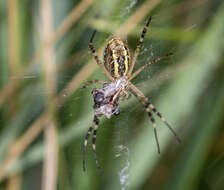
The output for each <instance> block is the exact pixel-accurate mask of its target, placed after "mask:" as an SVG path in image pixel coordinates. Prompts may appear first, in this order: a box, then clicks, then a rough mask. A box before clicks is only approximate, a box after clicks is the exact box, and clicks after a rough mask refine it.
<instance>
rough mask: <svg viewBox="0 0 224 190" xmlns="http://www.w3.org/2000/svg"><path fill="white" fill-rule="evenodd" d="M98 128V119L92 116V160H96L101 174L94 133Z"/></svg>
mask: <svg viewBox="0 0 224 190" xmlns="http://www.w3.org/2000/svg"><path fill="white" fill-rule="evenodd" d="M98 126H99V118H98V117H97V116H94V130H93V137H92V148H93V155H94V158H95V160H96V166H97V168H98V170H99V171H100V173H101V168H100V165H99V161H98V158H97V154H96V133H97V129H98Z"/></svg>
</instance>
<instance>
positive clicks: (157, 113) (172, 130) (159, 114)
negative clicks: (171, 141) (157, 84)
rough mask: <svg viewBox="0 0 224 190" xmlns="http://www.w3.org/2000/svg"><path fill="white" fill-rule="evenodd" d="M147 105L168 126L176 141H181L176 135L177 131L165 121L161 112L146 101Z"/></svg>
mask: <svg viewBox="0 0 224 190" xmlns="http://www.w3.org/2000/svg"><path fill="white" fill-rule="evenodd" d="M148 107H149V108H150V109H151V110H152V111H153V112H154V113H155V114H156V115H157V116H158V117H159V118H160V119H161V121H162V122H163V123H164V124H165V125H166V126H167V127H168V128H169V130H170V131H171V132H172V133H173V135H174V136H175V137H176V140H177V142H178V143H181V140H180V138H179V137H178V135H177V133H176V132H175V131H174V129H173V128H172V127H171V125H170V124H169V123H168V122H167V121H166V119H165V118H164V117H163V116H162V115H161V113H160V112H159V111H158V110H157V109H156V108H155V106H154V105H153V104H152V103H150V102H149V101H148Z"/></svg>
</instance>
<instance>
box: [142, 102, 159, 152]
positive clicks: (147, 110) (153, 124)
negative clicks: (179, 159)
mask: <svg viewBox="0 0 224 190" xmlns="http://www.w3.org/2000/svg"><path fill="white" fill-rule="evenodd" d="M142 103H143V102H142ZM146 103H147V102H144V103H143V105H144V106H145V111H146V112H147V114H148V116H149V119H150V120H151V122H152V127H153V131H154V136H155V139H156V146H157V150H158V153H159V154H160V146H159V140H158V135H157V131H156V121H155V119H154V117H153V116H152V113H151V112H150V109H149V108H148V107H147V106H146Z"/></svg>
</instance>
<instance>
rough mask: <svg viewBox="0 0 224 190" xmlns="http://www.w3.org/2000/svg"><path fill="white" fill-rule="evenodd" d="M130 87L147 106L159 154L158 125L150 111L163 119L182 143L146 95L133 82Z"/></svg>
mask: <svg viewBox="0 0 224 190" xmlns="http://www.w3.org/2000/svg"><path fill="white" fill-rule="evenodd" d="M129 86H130V90H131V92H132V93H133V94H134V96H136V97H137V98H138V99H139V101H140V102H141V103H142V104H143V105H144V106H145V109H146V112H147V113H148V116H149V117H150V120H151V122H152V123H153V128H154V134H155V138H156V143H157V147H158V152H159V151H160V148H159V145H158V137H157V132H156V125H155V120H154V118H153V116H152V113H151V112H150V109H151V110H152V111H153V112H154V113H155V114H156V115H157V116H158V117H159V118H160V119H161V121H162V122H163V123H164V124H165V125H166V126H167V127H168V128H169V129H170V131H171V132H172V133H173V135H174V136H175V137H176V140H177V141H178V142H179V143H181V140H180V138H179V137H178V136H177V134H176V132H175V131H174V129H173V128H172V127H171V125H170V124H169V123H168V122H167V121H166V120H165V118H164V117H163V116H162V115H161V113H159V112H158V111H157V109H156V108H155V106H153V104H151V103H150V102H149V100H148V98H146V97H145V96H144V94H143V93H142V92H141V91H140V90H139V89H138V88H137V87H135V86H134V85H133V84H132V83H131V82H129Z"/></svg>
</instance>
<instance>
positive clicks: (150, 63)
mask: <svg viewBox="0 0 224 190" xmlns="http://www.w3.org/2000/svg"><path fill="white" fill-rule="evenodd" d="M171 55H173V53H168V54H167V55H164V56H161V57H159V58H157V59H155V60H153V61H150V62H149V63H146V64H145V65H143V66H142V67H140V68H139V69H138V70H137V71H135V72H134V73H133V74H132V75H131V76H130V79H129V80H132V79H133V78H135V77H136V76H137V75H138V74H139V73H140V72H142V71H143V70H144V69H145V68H146V67H148V66H149V65H152V64H155V63H157V62H159V61H161V60H162V59H167V58H168V57H169V56H171Z"/></svg>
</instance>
